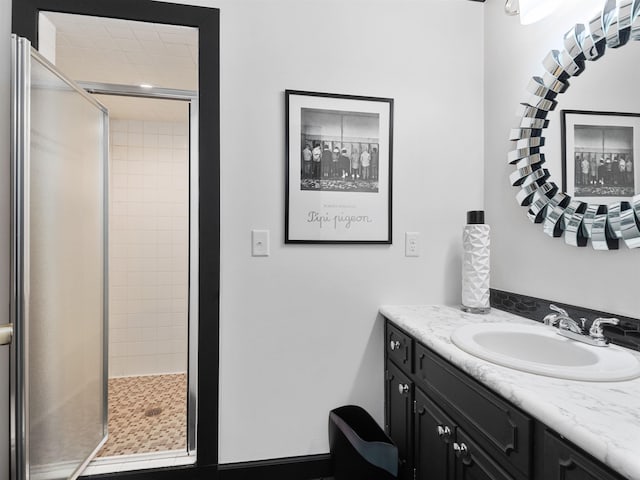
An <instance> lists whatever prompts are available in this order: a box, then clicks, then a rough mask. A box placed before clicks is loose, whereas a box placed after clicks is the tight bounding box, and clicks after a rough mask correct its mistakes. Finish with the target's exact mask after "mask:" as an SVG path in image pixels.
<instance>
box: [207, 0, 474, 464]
mask: <svg viewBox="0 0 640 480" xmlns="http://www.w3.org/2000/svg"><path fill="white" fill-rule="evenodd" d="M199 4H201V5H207V6H215V7H219V8H220V9H221V97H222V111H221V134H222V151H221V158H222V192H221V194H222V252H221V256H222V272H221V295H222V298H221V317H220V338H221V346H220V348H221V350H220V382H221V383H220V462H221V463H227V462H239V461H247V460H257V459H266V458H275V457H284V456H293V455H306V454H316V453H325V452H327V451H328V440H327V419H328V412H329V410H330V409H332V408H334V407H337V406H340V405H343V404H347V403H355V404H359V405H362V406H364V407H365V408H366V409H367V410H369V411H370V412H371V413H372V414H373V415H374V417H375V418H376V419H377V420H378V421H379V422H380V423H382V420H383V344H382V322H381V321H380V319H379V318H377V315H376V312H377V308H378V306H379V305H381V304H385V303H442V302H449V303H456V302H459V295H460V280H459V278H460V258H459V257H460V253H459V252H460V243H461V232H462V226H463V224H464V222H465V212H466V211H467V210H470V209H476V208H482V206H483V205H482V176H483V168H482V159H483V157H482V153H483V128H482V121H483V117H482V108H483V104H482V96H483V93H482V92H483V77H482V70H483V49H482V38H483V4H481V3H474V2H469V1H464V0H456V1H438V0H428V1H415V0H399V1H398V0H395V1H390V0H367V1H360V0H350V1H345V0H307V1H303V2H300V1H299V0H270V1H269V2H264V1H260V0H244V1H241V2H238V1H237V0H223V1H207V2H199ZM287 88H288V89H299V90H309V91H320V92H334V93H347V94H356V95H371V96H381V97H393V98H394V99H395V125H394V157H393V160H394V164H393V174H394V178H393V186H394V194H393V215H394V217H393V245H392V246H358V245H352V246H337V245H336V246H320V245H315V246H314V245H286V246H285V245H284V243H283V241H284V239H283V236H284V234H283V231H284V174H285V172H284V165H285V163H284V156H285V151H284V94H283V92H284V90H285V89H287ZM252 228H260V229H262V228H264V229H269V230H270V231H271V256H270V257H268V258H252V257H251V256H250V230H251V229H252ZM406 231H416V232H421V242H422V255H421V257H419V258H413V259H412V258H406V257H404V232H406Z"/></svg>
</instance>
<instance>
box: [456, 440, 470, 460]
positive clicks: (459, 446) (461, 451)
mask: <svg viewBox="0 0 640 480" xmlns="http://www.w3.org/2000/svg"><path fill="white" fill-rule="evenodd" d="M453 451H454V452H455V453H456V457H458V458H460V459H462V460H464V459H465V458H467V457H468V456H469V449H468V448H467V446H466V445H465V444H464V443H458V442H454V443H453Z"/></svg>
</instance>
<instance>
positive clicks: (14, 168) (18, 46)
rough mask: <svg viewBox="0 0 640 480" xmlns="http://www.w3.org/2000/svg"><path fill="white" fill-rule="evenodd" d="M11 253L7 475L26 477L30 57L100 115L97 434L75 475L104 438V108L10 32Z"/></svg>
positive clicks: (26, 479) (106, 147) (106, 134)
mask: <svg viewBox="0 0 640 480" xmlns="http://www.w3.org/2000/svg"><path fill="white" fill-rule="evenodd" d="M11 44H12V48H11V57H12V58H11V60H12V62H11V68H12V71H11V122H12V125H13V128H12V133H11V207H10V208H11V227H10V228H11V236H10V237H11V240H10V242H11V244H10V249H11V254H10V256H11V259H10V274H11V282H10V288H11V292H10V299H11V300H10V318H11V322H12V324H13V339H12V342H11V353H10V355H11V357H10V358H11V363H12V366H11V368H10V373H9V377H10V378H9V383H10V389H9V391H10V400H9V405H10V436H11V438H10V448H11V452H10V463H11V464H10V478H11V479H12V480H29V478H30V461H29V418H28V409H29V385H28V381H29V377H28V371H29V370H28V369H29V360H28V354H29V348H28V340H29V308H28V305H29V282H30V273H29V268H30V263H29V262H30V258H29V247H30V243H29V238H30V237H29V234H30V228H29V220H30V217H29V208H30V201H29V187H30V177H29V169H30V164H31V156H30V151H31V147H30V141H31V134H30V128H31V126H30V125H31V123H30V116H31V113H30V109H31V94H30V90H31V62H32V59H35V60H36V61H38V63H40V64H41V65H42V66H43V67H45V68H46V69H47V70H49V71H50V72H51V73H53V74H54V75H55V76H57V77H58V78H59V79H60V80H62V81H63V82H64V83H66V84H67V86H69V87H70V88H72V89H73V90H74V91H75V92H76V93H79V94H80V95H82V96H83V97H84V99H85V100H87V101H88V102H90V103H91V104H93V105H94V106H96V107H97V108H99V109H100V110H101V111H102V113H103V115H104V118H103V131H102V135H103V139H104V142H103V143H104V144H103V148H104V151H103V156H104V165H103V168H102V183H103V195H104V196H103V202H104V203H103V212H102V215H103V222H102V229H103V238H102V253H103V277H102V282H103V284H102V290H103V305H102V316H103V319H102V320H103V322H102V327H103V333H104V335H103V338H102V349H103V359H102V361H103V391H104V395H103V398H102V401H103V409H102V410H103V418H102V424H103V438H102V440H101V441H100V442H99V444H98V445H97V446H96V448H95V449H94V451H93V452H92V453H91V454H90V455H89V456H88V457H87V458H86V459H85V460H84V461H83V462H82V463H81V464H80V465H79V466H78V467H77V468H76V469H75V470H74V472H73V473H72V475H71V477H70V478H72V479H75V478H77V477H78V476H79V475H80V473H81V472H82V470H84V468H85V467H86V466H87V465H88V463H89V462H90V461H91V459H92V458H93V457H94V456H95V455H96V454H97V453H98V451H99V450H100V448H102V446H103V445H104V443H105V442H106V440H107V415H108V412H107V355H108V350H107V349H108V335H107V330H106V328H107V326H108V325H107V319H108V308H109V307H108V302H107V301H106V300H107V298H108V288H109V281H108V272H107V269H106V267H107V265H108V255H109V252H108V237H107V234H108V229H107V226H108V218H109V215H108V193H107V192H108V178H109V171H108V161H107V160H108V158H109V142H108V141H107V139H108V138H109V118H108V111H107V109H106V108H105V107H104V106H103V105H102V104H100V102H98V101H96V99H95V98H93V97H91V95H89V94H88V93H87V92H86V91H84V90H83V89H82V88H80V87H78V85H77V83H75V82H74V81H73V80H71V79H70V78H68V77H66V76H65V75H64V74H63V73H62V72H60V71H59V70H57V69H56V68H55V66H54V65H53V64H51V63H50V62H49V61H48V60H47V59H46V58H45V57H43V56H42V55H41V54H39V53H38V52H37V51H36V50H35V49H33V48H32V46H31V42H30V41H29V40H28V39H26V38H23V37H19V36H17V35H15V34H12V35H11Z"/></svg>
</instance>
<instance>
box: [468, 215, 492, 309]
mask: <svg viewBox="0 0 640 480" xmlns="http://www.w3.org/2000/svg"><path fill="white" fill-rule="evenodd" d="M489 231H490V227H489V225H486V224H473V225H467V226H465V227H464V230H463V233H462V247H463V256H462V309H463V310H465V311H467V312H473V313H486V312H488V311H489V310H490V309H491V307H490V304H489V273H490V272H489V250H490V248H489V247H490V240H489Z"/></svg>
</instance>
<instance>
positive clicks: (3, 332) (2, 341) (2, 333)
mask: <svg viewBox="0 0 640 480" xmlns="http://www.w3.org/2000/svg"><path fill="white" fill-rule="evenodd" d="M12 339H13V323H7V324H6V325H0V345H9V344H10V343H11V340H12Z"/></svg>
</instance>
